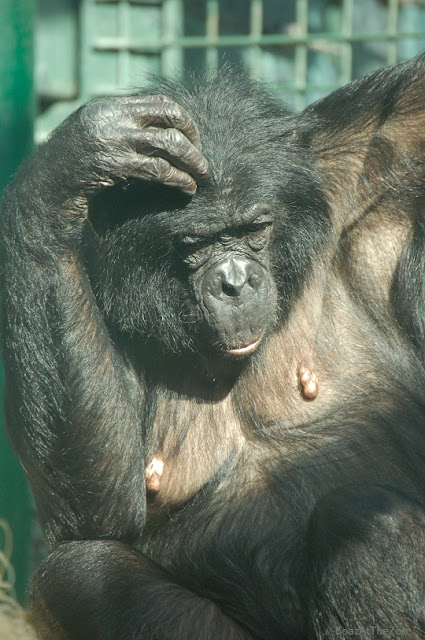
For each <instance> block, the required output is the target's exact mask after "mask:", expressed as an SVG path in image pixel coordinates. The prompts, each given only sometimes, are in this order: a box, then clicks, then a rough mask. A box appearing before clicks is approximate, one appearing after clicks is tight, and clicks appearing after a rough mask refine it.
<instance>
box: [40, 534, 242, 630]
mask: <svg viewBox="0 0 425 640" xmlns="http://www.w3.org/2000/svg"><path fill="white" fill-rule="evenodd" d="M31 600H32V610H33V614H34V618H35V621H36V623H37V629H38V631H39V633H40V638H42V639H43V640H130V639H131V640H252V639H253V637H254V636H252V635H251V634H250V633H248V632H247V631H245V630H244V629H243V628H242V627H240V626H239V625H238V624H237V623H236V622H233V621H232V620H230V618H228V617H227V616H225V615H224V614H223V613H222V612H221V611H220V609H219V608H218V606H216V605H215V604H214V603H213V602H211V601H210V600H206V599H204V598H201V597H199V596H197V595H196V594H194V593H192V592H190V591H188V590H187V589H185V588H183V587H180V586H179V585H177V584H175V583H173V582H172V581H171V580H170V579H169V577H168V576H167V575H166V574H165V573H164V572H163V571H162V569H160V568H159V567H157V566H156V565H154V564H152V563H151V562H150V561H149V560H147V559H146V558H144V557H143V556H141V555H140V554H139V553H137V552H136V551H134V550H133V549H131V548H130V547H128V546H126V545H124V544H122V543H120V542H113V541H82V542H69V543H64V544H62V545H60V546H59V547H58V548H57V549H56V550H55V551H54V552H53V553H52V554H51V555H50V556H49V557H48V558H47V560H46V561H45V562H44V563H43V564H42V565H41V567H40V569H39V570H38V572H37V573H36V575H35V577H34V579H33V584H32V593H31Z"/></svg>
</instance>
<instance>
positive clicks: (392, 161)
mask: <svg viewBox="0 0 425 640" xmlns="http://www.w3.org/2000/svg"><path fill="white" fill-rule="evenodd" d="M299 140H300V142H301V143H302V144H303V145H307V146H308V147H310V149H311V150H312V151H313V153H314V154H315V156H316V159H317V163H318V166H319V168H320V171H321V176H322V184H323V189H324V192H325V195H326V197H327V200H328V203H329V205H330V212H331V218H332V221H333V224H334V227H335V229H336V230H337V232H338V237H339V238H340V243H339V250H340V256H341V258H340V261H339V263H338V264H339V266H340V271H341V274H342V275H343V276H344V278H345V279H346V282H347V286H348V287H350V289H351V290H352V291H353V292H354V294H355V295H356V298H357V299H361V300H362V301H363V303H364V304H366V306H367V308H369V309H370V311H371V312H372V313H373V314H374V316H375V317H376V318H377V319H379V320H378V321H379V323H380V324H382V325H383V324H384V323H385V321H386V320H385V317H388V316H389V315H390V316H391V314H395V315H396V316H397V318H398V321H399V323H400V325H401V326H402V327H403V328H404V330H405V335H406V336H409V339H410V340H411V341H412V343H413V345H414V346H415V348H416V349H418V351H419V353H421V354H422V356H421V357H425V291H424V282H425V232H424V221H425V213H424V212H425V208H424V201H425V153H424V152H425V55H422V56H420V57H418V58H416V59H414V60H411V61H409V62H406V63H403V64H400V65H398V66H396V67H390V68H387V69H382V70H380V71H377V72H376V73H373V74H371V75H369V76H367V77H365V78H362V79H360V80H357V81H356V82H354V83H352V84H350V85H348V86H346V87H342V88H341V89H339V90H338V91H336V92H334V93H332V94H331V95H330V96H328V97H327V98H324V99H323V100H321V101H319V102H317V103H315V104H313V105H312V106H311V107H309V108H308V109H306V111H305V112H304V113H303V114H302V115H301V116H300V120H299Z"/></svg>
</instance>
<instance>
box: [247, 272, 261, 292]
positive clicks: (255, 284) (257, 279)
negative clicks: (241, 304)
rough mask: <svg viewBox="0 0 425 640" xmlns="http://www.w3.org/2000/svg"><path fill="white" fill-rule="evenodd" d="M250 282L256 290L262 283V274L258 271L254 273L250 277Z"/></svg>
mask: <svg viewBox="0 0 425 640" xmlns="http://www.w3.org/2000/svg"><path fill="white" fill-rule="evenodd" d="M248 284H249V286H250V287H251V289H254V290H255V291H256V290H257V289H258V288H259V286H260V284H261V278H260V276H259V275H258V274H256V273H253V274H252V276H250V277H249V278H248Z"/></svg>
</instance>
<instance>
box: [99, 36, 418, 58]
mask: <svg viewBox="0 0 425 640" xmlns="http://www.w3.org/2000/svg"><path fill="white" fill-rule="evenodd" d="M403 38H410V39H422V38H425V31H424V30H422V31H406V32H404V31H403V32H401V31H400V32H398V33H397V34H392V33H387V32H384V31H374V32H369V33H352V34H350V35H344V34H342V33H332V32H330V33H327V32H324V33H307V34H306V35H305V36H292V35H291V36H289V35H287V34H277V33H276V34H267V35H263V36H261V37H254V36H250V35H246V36H244V35H237V36H219V37H218V38H217V39H213V40H212V39H209V38H207V37H205V36H185V37H181V38H176V39H175V40H174V41H173V45H174V46H175V47H181V48H185V49H200V48H202V47H211V46H214V47H223V48H226V47H252V46H254V45H258V46H264V47H272V46H279V45H284V46H288V45H296V44H307V45H310V46H314V45H317V44H318V43H320V42H321V41H322V40H327V41H328V42H336V43H340V42H342V43H344V42H370V41H376V42H386V41H388V42H391V41H394V40H395V41H398V40H402V39H403ZM167 43H168V41H166V42H165V44H167ZM93 47H94V48H95V49H97V50H98V51H119V50H120V49H124V48H125V49H128V50H129V51H133V52H134V53H152V54H153V53H159V52H161V50H162V48H163V47H164V42H158V41H157V40H155V41H153V42H138V41H132V40H126V41H122V40H119V39H118V38H107V37H99V38H96V39H95V41H94V43H93Z"/></svg>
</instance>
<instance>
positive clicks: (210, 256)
mask: <svg viewBox="0 0 425 640" xmlns="http://www.w3.org/2000/svg"><path fill="white" fill-rule="evenodd" d="M2 240H3V250H2V272H1V273H2V290H3V294H2V299H3V348H4V361H5V368H6V384H7V390H6V396H7V424H8V430H9V433H10V436H11V439H12V441H13V444H14V447H15V449H16V452H17V455H18V456H19V458H20V460H21V462H22V465H23V467H24V469H25V471H26V473H27V475H28V478H29V480H30V482H31V485H32V489H33V492H34V496H35V500H36V504H37V509H38V513H39V517H40V520H41V523H42V526H43V528H44V532H45V535H46V538H47V540H48V542H49V544H50V545H51V546H52V551H51V554H50V556H49V557H48V558H47V560H45V562H44V563H43V564H42V566H41V567H40V569H39V570H38V571H37V573H36V575H35V577H34V579H33V582H32V587H31V598H32V603H33V604H32V606H33V611H34V617H35V622H36V625H37V628H38V632H39V634H40V637H41V638H43V639H45V638H47V639H50V640H52V639H55V640H57V639H58V638H60V639H66V640H96V639H98V640H121V639H126V640H130V638H131V639H132V640H250V639H254V638H256V639H261V640H285V639H286V640H289V639H294V640H295V639H296V640H301V639H302V638H318V639H323V638H338V637H341V635H344V634H345V635H347V633H349V632H350V630H353V633H354V632H355V634H356V636H357V637H361V638H363V639H364V638H369V637H370V638H372V637H382V638H383V637H385V638H387V637H397V638H399V637H406V638H409V639H412V638H425V605H424V603H425V554H424V550H425V368H424V356H425V340H424V332H425V291H424V286H425V284H424V283H425V251H424V249H425V57H419V58H417V59H415V60H412V61H411V62H408V63H404V64H401V65H399V66H396V67H393V68H388V69H384V70H381V71H378V72H376V73H373V74H371V75H369V76H367V77H366V78H363V79H361V80H357V81H355V82H353V83H352V84H350V85H348V86H346V87H344V88H342V89H339V90H338V91H336V92H335V93H333V94H331V95H330V96H329V97H327V98H325V99H323V100H320V101H319V102H316V103H315V104H313V105H312V106H310V107H308V108H307V109H306V110H305V111H304V112H302V113H300V114H298V115H291V114H290V113H288V112H287V111H286V110H285V109H284V108H283V107H282V106H281V105H280V103H279V101H278V100H277V99H276V98H274V97H272V96H271V95H269V94H268V92H267V91H265V90H264V89H263V88H261V86H259V85H257V84H255V83H253V82H251V81H249V80H248V79H247V78H246V77H245V76H244V75H243V74H241V73H239V72H237V71H235V70H232V69H227V70H224V71H223V72H221V73H219V74H218V76H217V77H216V78H213V79H209V80H202V79H198V80H192V81H191V83H190V84H189V85H187V86H184V87H183V86H179V85H175V84H173V83H171V82H167V81H158V83H157V84H156V85H155V86H153V87H150V88H149V89H147V90H146V91H145V92H143V91H142V92H140V93H138V94H137V95H132V96H127V97H118V98H105V99H96V100H94V101H92V102H89V103H88V104H87V105H85V106H83V107H82V108H80V109H79V110H78V111H76V112H75V113H74V114H73V115H71V116H70V117H69V118H68V119H67V120H66V121H65V122H64V123H63V124H62V125H61V126H60V127H59V128H58V129H57V130H56V131H55V132H54V133H53V134H52V136H51V138H50V139H49V140H48V142H46V143H45V144H44V145H42V146H41V148H40V149H39V150H38V152H37V154H36V155H35V156H34V157H33V158H31V159H29V160H28V161H27V162H26V163H25V164H24V165H23V166H22V168H21V169H20V171H19V172H18V174H17V176H16V178H15V180H14V183H13V184H12V185H11V186H10V187H9V189H8V191H7V194H6V197H5V199H4V205H3V219H2Z"/></svg>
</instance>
